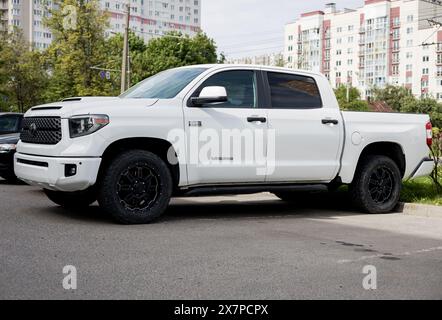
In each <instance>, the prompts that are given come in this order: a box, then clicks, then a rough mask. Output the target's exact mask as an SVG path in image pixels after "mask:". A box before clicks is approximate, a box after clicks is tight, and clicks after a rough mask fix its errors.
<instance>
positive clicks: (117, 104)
mask: <svg viewBox="0 0 442 320" xmlns="http://www.w3.org/2000/svg"><path fill="white" fill-rule="evenodd" d="M157 101H158V99H126V98H124V99H122V98H119V97H76V98H68V99H65V100H63V101H60V102H55V103H49V104H43V105H39V106H35V107H32V108H31V109H29V110H28V112H26V113H25V117H46V116H56V117H61V118H69V117H72V116H75V115H83V114H109V115H111V114H112V113H113V112H114V110H115V111H121V108H126V109H133V108H136V109H139V108H146V107H150V106H153V105H154V104H155V103H156V102H157Z"/></svg>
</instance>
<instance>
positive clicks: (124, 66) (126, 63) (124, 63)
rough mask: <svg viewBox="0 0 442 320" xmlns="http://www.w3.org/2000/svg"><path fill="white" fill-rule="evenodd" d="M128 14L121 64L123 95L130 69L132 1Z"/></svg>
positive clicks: (128, 0) (128, 3)
mask: <svg viewBox="0 0 442 320" xmlns="http://www.w3.org/2000/svg"><path fill="white" fill-rule="evenodd" d="M126 9H127V12H126V28H125V30H124V40H123V58H122V64H121V93H123V92H124V91H126V88H127V87H126V83H127V80H126V79H127V76H128V72H127V70H128V69H129V59H128V56H129V30H130V29H129V28H130V26H129V24H130V0H127V8H126Z"/></svg>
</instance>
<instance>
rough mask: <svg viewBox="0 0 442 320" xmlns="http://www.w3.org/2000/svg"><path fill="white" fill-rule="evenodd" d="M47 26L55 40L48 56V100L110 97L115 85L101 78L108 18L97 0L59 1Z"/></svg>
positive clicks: (48, 51)
mask: <svg viewBox="0 0 442 320" xmlns="http://www.w3.org/2000/svg"><path fill="white" fill-rule="evenodd" d="M54 3H55V5H56V6H55V7H56V8H57V7H58V8H57V9H53V10H51V14H50V16H49V18H48V19H46V20H45V23H46V25H47V26H48V28H49V29H50V31H51V32H52V35H53V41H52V44H51V45H50V47H49V48H48V50H47V51H46V53H45V56H46V65H47V68H48V70H49V71H50V73H51V81H50V85H49V86H48V88H47V91H46V98H47V99H48V100H51V101H54V100H58V99H61V98H65V97H69V96H88V95H110V94H112V93H113V92H114V90H113V89H114V87H113V83H112V82H110V81H106V80H105V79H102V78H101V77H100V72H99V70H94V69H91V68H92V67H96V66H101V65H102V64H103V63H104V62H105V61H106V50H105V48H106V46H105V43H106V41H105V29H106V28H107V26H108V17H107V15H106V14H104V13H103V11H102V10H101V9H100V5H99V2H98V1H97V0H55V1H54Z"/></svg>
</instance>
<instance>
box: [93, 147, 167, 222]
mask: <svg viewBox="0 0 442 320" xmlns="http://www.w3.org/2000/svg"><path fill="white" fill-rule="evenodd" d="M104 172H105V174H104V175H103V177H102V178H101V181H100V184H99V189H98V203H99V204H100V207H101V208H103V209H104V210H105V211H106V212H108V213H110V214H111V215H112V217H113V218H114V219H115V220H116V221H118V222H119V223H122V224H145V223H150V222H152V221H154V220H156V219H158V218H159V217H160V216H161V215H162V214H163V213H164V212H165V211H166V209H167V207H168V205H169V202H170V198H171V196H172V189H173V182H172V176H171V173H170V170H169V168H168V167H167V165H166V163H164V161H163V160H162V159H161V158H159V157H158V156H157V155H155V154H153V153H151V152H148V151H144V150H130V151H127V152H125V153H123V154H121V155H120V156H118V157H117V158H115V159H114V160H113V161H112V162H111V163H110V164H109V166H108V167H107V168H106V170H105V171H104Z"/></svg>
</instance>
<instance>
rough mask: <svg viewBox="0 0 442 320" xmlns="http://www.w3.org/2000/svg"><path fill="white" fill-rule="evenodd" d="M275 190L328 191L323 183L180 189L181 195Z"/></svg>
mask: <svg viewBox="0 0 442 320" xmlns="http://www.w3.org/2000/svg"><path fill="white" fill-rule="evenodd" d="M276 191H310V192H322V191H328V188H327V185H325V184H295V185H236V186H201V187H193V188H189V189H186V190H181V192H180V193H182V194H180V195H181V196H186V197H194V196H205V195H236V194H252V193H260V192H276Z"/></svg>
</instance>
